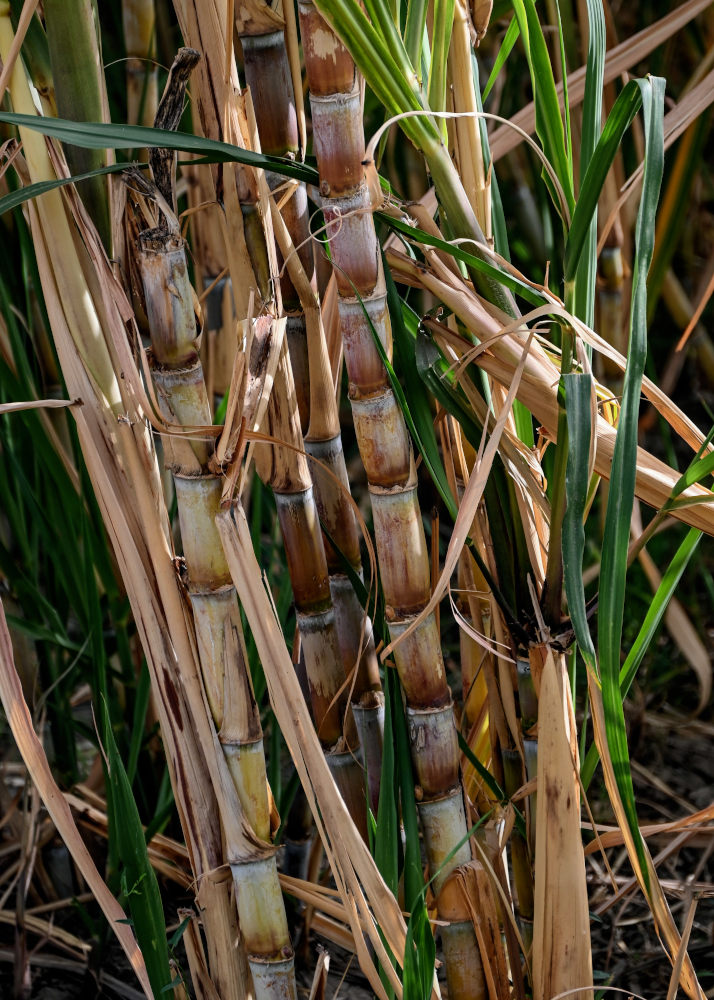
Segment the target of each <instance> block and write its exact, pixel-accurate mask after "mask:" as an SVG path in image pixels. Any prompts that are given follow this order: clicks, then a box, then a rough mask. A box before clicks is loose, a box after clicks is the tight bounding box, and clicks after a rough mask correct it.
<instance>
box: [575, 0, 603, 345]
mask: <svg viewBox="0 0 714 1000" xmlns="http://www.w3.org/2000/svg"><path fill="white" fill-rule="evenodd" d="M587 10H588V25H589V35H588V57H587V63H586V68H585V96H584V98H583V114H582V122H581V138H580V190H581V191H582V189H583V186H584V183H585V174H586V172H587V168H588V167H589V165H590V161H591V159H592V156H593V153H594V151H595V147H596V146H597V142H598V139H599V138H600V131H601V127H602V91H603V77H604V73H605V47H606V46H605V14H604V12H603V8H602V3H600V2H599V0H587ZM596 278H597V213H596V211H593V215H592V218H591V220H590V226H589V228H588V232H587V235H586V237H585V244H584V246H583V252H582V256H581V258H580V261H579V264H578V269H577V272H576V278H575V296H574V302H573V305H574V309H575V315H576V316H578V317H579V318H580V319H582V320H583V322H585V323H587V324H588V326H592V325H593V323H594V317H595V281H596Z"/></svg>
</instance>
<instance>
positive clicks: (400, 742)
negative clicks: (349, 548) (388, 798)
mask: <svg viewBox="0 0 714 1000" xmlns="http://www.w3.org/2000/svg"><path fill="white" fill-rule="evenodd" d="M385 687H386V688H387V689H388V690H390V695H391V705H392V711H393V715H394V735H395V748H396V756H395V763H396V777H397V782H398V785H399V793H400V798H401V805H402V822H403V824H404V844H405V846H404V901H405V904H406V907H407V910H409V911H410V917H409V922H408V924H407V936H406V942H405V947H404V964H403V966H402V968H403V985H404V998H405V1000H429V997H430V996H431V987H432V983H433V978H434V959H435V957H436V946H435V944H434V935H433V934H432V932H431V925H430V924H429V919H428V914H427V912H426V907H425V905H424V879H423V876H422V864H421V849H420V846H419V823H418V819H417V805H416V797H415V794H414V773H413V771H412V763H411V751H410V747H409V734H408V729H407V719H406V715H405V713H404V705H403V703H402V695H401V690H400V685H399V679H398V677H397V672H396V670H394V669H391V668H388V669H387V671H386V676H385Z"/></svg>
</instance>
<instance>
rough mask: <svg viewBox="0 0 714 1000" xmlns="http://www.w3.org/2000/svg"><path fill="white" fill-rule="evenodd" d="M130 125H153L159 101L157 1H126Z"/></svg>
mask: <svg viewBox="0 0 714 1000" xmlns="http://www.w3.org/2000/svg"><path fill="white" fill-rule="evenodd" d="M122 27H123V29H124V46H125V48H126V56H127V58H126V103H127V121H128V123H129V124H130V125H153V123H154V117H155V115H156V108H157V106H158V103H159V91H158V80H159V78H158V66H157V65H156V61H155V60H156V10H155V7H154V0H122Z"/></svg>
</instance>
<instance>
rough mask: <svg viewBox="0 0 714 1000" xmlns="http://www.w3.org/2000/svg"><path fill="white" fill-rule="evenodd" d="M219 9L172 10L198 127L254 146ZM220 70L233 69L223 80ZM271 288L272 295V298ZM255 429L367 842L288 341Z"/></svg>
mask: <svg viewBox="0 0 714 1000" xmlns="http://www.w3.org/2000/svg"><path fill="white" fill-rule="evenodd" d="M219 7H220V5H217V4H205V5H198V4H196V3H195V0H192V2H190V3H187V4H186V5H177V7H176V9H177V13H178V14H179V20H180V22H181V24H182V28H185V29H186V32H188V35H186V33H185V37H187V40H188V38H195V39H197V40H198V42H199V43H200V44H201V45H202V47H204V44H203V41H204V40H205V39H208V38H209V37H210V39H211V41H212V47H205V51H206V56H207V59H206V63H207V67H206V68H204V70H203V73H204V78H205V80H206V85H205V86H204V85H201V86H199V88H198V103H199V112H200V117H201V121H202V128H203V130H204V133H205V134H207V135H209V136H210V137H211V138H226V137H227V135H226V131H225V128H224V124H226V123H227V126H228V127H229V129H230V136H231V137H233V141H246V142H250V141H257V136H255V137H254V138H252V137H251V136H252V133H251V117H250V115H251V107H252V106H251V105H250V102H248V107H247V110H246V112H245V114H243V112H242V110H241V107H240V106H239V104H238V103H237V102H236V99H235V93H236V92H237V73H236V71H235V63H234V61H229V60H228V59H227V58H226V57H227V53H226V46H225V31H224V28H225V18H223V20H222V19H221V16H220V14H221V13H222V14H225V11H222V12H219V9H218V8H219ZM257 16H260V17H265V18H267V23H268V26H269V27H270V26H272V25H274V23H275V18H276V17H277V15H275V14H274V13H273V12H272V11H271V10H270V9H269V8H265V9H263V8H260V9H259V10H258V14H257ZM219 26H220V30H219ZM227 65H228V66H229V67H230V71H229V73H228V74H227V75H226V72H225V71H226V66H227ZM263 89H264V90H265V89H266V88H265V87H264V88H263ZM219 98H223V99H224V100H225V101H226V102H227V106H228V108H229V113H228V114H219V111H218V109H219V108H221V109H223V107H224V105H221V104H220V103H218V101H219ZM234 176H235V194H236V196H237V200H236V202H235V206H234V207H235V209H236V210H240V212H241V215H242V222H243V226H242V236H243V237H244V246H245V247H246V248H247V250H248V257H249V262H248V267H250V266H251V265H252V267H253V275H252V276H251V277H252V281H251V280H250V279H249V281H248V282H246V281H245V278H243V285H244V286H245V285H246V284H250V286H251V287H252V288H253V289H254V290H255V294H256V302H259V303H262V306H263V307H264V309H265V310H266V311H267V312H269V313H271V314H275V313H276V312H277V313H279V312H280V303H281V295H280V294H279V289H278V288H275V289H274V285H273V282H272V276H273V275H274V274H275V273H276V270H277V266H276V260H275V250H274V246H272V241H273V235H272V228H271V224H270V218H269V217H267V218H266V217H265V216H264V215H263V214H262V209H263V207H264V205H265V201H264V200H261V199H262V195H261V191H260V182H259V181H257V180H256V178H255V177H254V176H252V175H251V174H250V173H249V172H247V171H236V173H235V175H234ZM224 184H225V188H226V192H227V193H228V192H229V190H230V188H229V186H228V183H227V182H226V178H225V174H224ZM231 214H233V213H231V212H228V211H227V212H226V218H227V224H229V223H228V219H229V217H230V215H231ZM244 262H245V261H244ZM231 277H232V279H233V293H234V298H235V295H236V277H240V275H238V271H237V269H233V268H232V269H231ZM273 291H275V292H276V293H277V294H276V295H275V298H273ZM243 294H245V292H244V291H243ZM276 300H277V301H276ZM236 310H237V314H238V315H239V316H240V315H247V313H248V306H246V308H245V311H244V312H243V313H242V314H241V311H240V305H239V303H238V302H236ZM261 429H262V431H263V432H265V433H266V434H267V435H268V436H269V437H270V438H271V439H272V440H273V441H274V442H280V443H281V444H277V443H276V444H261V445H259V446H258V447H256V448H255V452H254V456H255V461H256V468H257V471H258V474H259V475H260V477H261V479H263V481H264V482H267V483H269V484H270V486H271V488H272V489H273V492H274V494H275V498H276V506H277V510H278V520H279V524H280V528H281V533H282V537H283V543H284V546H285V553H286V559H287V564H288V571H289V574H290V578H291V582H292V585H293V594H294V598H295V608H296V615H297V620H298V626H299V629H300V635H301V640H302V647H303V651H304V656H305V663H306V668H307V675H308V681H309V686H310V695H311V703H312V710H313V718H314V721H315V725H316V728H317V731H318V734H319V737H320V740H321V742H322V745H323V746H324V748H325V750H326V751H328V750H329V751H330V752H329V754H328V762H329V764H330V767H331V768H332V769H333V771H334V774H335V777H336V779H337V780H338V782H339V783H340V790H341V792H342V794H343V796H344V798H345V799H346V800H347V801H349V802H353V803H354V804H355V806H357V805H358V804H359V803H360V800H361V801H362V804H361V807H360V809H359V811H358V812H357V813H355V814H354V819H355V822H356V823H357V825H358V827H360V828H361V830H362V833H363V835H364V836H365V838H366V836H367V825H366V811H365V808H364V795H363V794H362V789H363V786H364V780H363V773H362V768H361V765H360V762H359V760H358V759H357V757H356V754H355V748H356V744H357V741H356V734H355V732H354V723H353V721H352V720H351V718H350V717H349V716H347V728H346V730H345V731H344V732H343V722H342V720H343V717H345V715H346V709H347V691H348V686H347V684H346V683H345V669H344V665H343V663H342V658H341V654H340V648H339V642H338V639H337V631H336V626H335V612H334V608H333V606H332V598H331V594H330V586H329V573H328V569H327V561H326V557H325V550H324V543H323V539H322V534H321V531H320V520H319V514H318V508H317V504H316V500H315V494H314V490H313V486H312V480H311V477H310V473H309V469H308V465H307V458H306V457H305V454H304V441H303V437H302V432H301V427H300V419H299V411H298V407H297V402H296V393H295V385H294V380H293V373H292V367H291V364H290V359H289V356H288V350H287V345H286V343H285V342H283V344H282V345H281V346H280V354H279V359H278V363H277V367H276V370H275V374H274V380H273V389H272V392H271V394H270V399H269V401H268V405H267V411H266V413H265V417H264V421H263V424H262V427H261Z"/></svg>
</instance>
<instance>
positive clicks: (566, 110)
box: [555, 0, 573, 191]
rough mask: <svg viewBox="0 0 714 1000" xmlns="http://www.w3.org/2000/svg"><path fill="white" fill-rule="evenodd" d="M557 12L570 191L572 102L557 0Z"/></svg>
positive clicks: (571, 170) (571, 176)
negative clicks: (569, 94)
mask: <svg viewBox="0 0 714 1000" xmlns="http://www.w3.org/2000/svg"><path fill="white" fill-rule="evenodd" d="M555 10H556V13H557V15H558V44H559V46H560V65H561V66H562V67H563V116H564V118H565V152H566V155H567V158H568V165H569V167H570V189H571V191H572V190H573V134H572V130H571V127H570V101H569V99H568V60H567V57H566V55H565V35H564V33H563V19H562V17H561V16H560V4H559V3H558V0H555Z"/></svg>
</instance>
